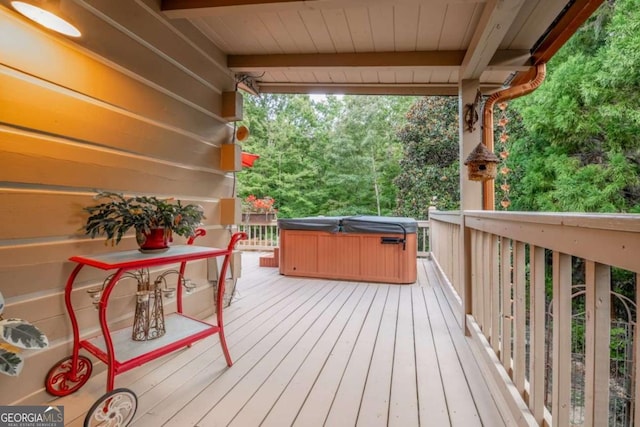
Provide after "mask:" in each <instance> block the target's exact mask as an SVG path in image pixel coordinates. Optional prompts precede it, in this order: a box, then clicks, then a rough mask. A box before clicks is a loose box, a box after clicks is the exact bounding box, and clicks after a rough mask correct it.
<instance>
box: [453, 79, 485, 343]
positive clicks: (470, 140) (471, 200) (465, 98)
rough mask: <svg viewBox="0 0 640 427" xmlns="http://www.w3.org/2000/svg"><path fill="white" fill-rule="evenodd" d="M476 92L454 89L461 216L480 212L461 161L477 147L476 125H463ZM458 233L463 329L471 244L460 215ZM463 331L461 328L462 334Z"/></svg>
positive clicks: (477, 191)
mask: <svg viewBox="0 0 640 427" xmlns="http://www.w3.org/2000/svg"><path fill="white" fill-rule="evenodd" d="M479 88H480V80H478V79H473V80H461V81H460V83H459V85H458V95H459V97H458V123H459V126H458V127H459V129H460V130H459V140H460V142H459V145H460V158H459V163H460V210H461V211H462V212H464V211H465V210H470V209H482V184H481V183H480V182H477V181H470V180H468V179H467V174H466V167H465V166H464V161H465V160H466V158H467V157H468V156H469V154H470V153H471V152H472V151H473V149H474V148H475V147H476V145H478V143H479V142H480V140H481V137H482V135H481V132H480V126H479V123H478V124H477V125H476V126H475V130H472V131H470V130H468V129H467V126H466V123H465V121H464V117H465V107H466V105H467V104H473V103H474V101H475V99H476V95H477V93H478V89H479ZM461 219H462V221H461V225H460V227H461V230H460V240H459V243H460V255H461V256H462V259H461V262H460V263H459V270H460V280H461V281H462V282H461V284H460V285H461V289H463V290H464V292H463V294H462V295H461V296H462V304H463V307H464V313H463V316H464V317H463V322H464V323H463V324H465V325H466V319H467V316H466V314H471V313H472V306H473V303H472V298H474V295H473V293H472V291H471V289H472V284H471V248H470V247H469V244H470V243H471V238H470V233H469V231H468V230H467V228H466V226H465V223H464V215H463V214H462V218H461ZM466 329H467V328H466V327H465V330H466Z"/></svg>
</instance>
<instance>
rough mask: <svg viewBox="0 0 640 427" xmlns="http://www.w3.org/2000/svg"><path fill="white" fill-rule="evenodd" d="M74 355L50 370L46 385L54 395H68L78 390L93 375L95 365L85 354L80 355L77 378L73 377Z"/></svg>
mask: <svg viewBox="0 0 640 427" xmlns="http://www.w3.org/2000/svg"><path fill="white" fill-rule="evenodd" d="M72 363H73V357H72V356H69V357H66V358H64V359H62V360H61V361H59V362H58V363H56V364H55V365H53V368H51V369H50V370H49V373H48V374H47V378H46V379H45V382H44V385H45V387H46V388H47V391H48V392H49V393H51V394H53V395H54V396H66V395H68V394H71V393H73V392H74V391H76V390H78V389H79V388H80V387H82V386H83V385H84V383H86V382H87V381H88V380H89V377H91V370H92V369H93V365H92V364H91V360H89V359H88V358H87V357H84V356H78V366H77V368H78V369H77V371H76V378H71V376H70V375H71V364H72Z"/></svg>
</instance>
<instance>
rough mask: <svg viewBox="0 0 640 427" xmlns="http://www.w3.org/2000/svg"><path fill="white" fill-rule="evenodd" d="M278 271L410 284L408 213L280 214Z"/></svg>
mask: <svg viewBox="0 0 640 427" xmlns="http://www.w3.org/2000/svg"><path fill="white" fill-rule="evenodd" d="M278 227H279V228H280V260H279V265H280V274H283V275H286V276H300V277H318V278H325V279H339V280H358V281H363V282H383V283H414V282H415V281H416V274H417V273H416V266H417V261H416V256H417V244H416V230H417V228H418V224H417V222H416V221H415V220H414V219H412V218H403V217H380V216H352V217H309V218H293V219H279V220H278Z"/></svg>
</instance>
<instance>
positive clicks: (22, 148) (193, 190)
mask: <svg viewBox="0 0 640 427" xmlns="http://www.w3.org/2000/svg"><path fill="white" fill-rule="evenodd" d="M0 163H2V164H3V167H2V168H0V181H5V182H14V183H20V184H33V185H39V184H47V185H52V186H63V187H79V188H82V189H116V190H118V189H120V190H121V191H122V189H127V190H128V191H132V192H134V191H135V192H146V193H156V194H159V193H160V194H181V193H182V192H183V191H189V192H190V194H191V195H192V196H193V197H215V196H217V195H223V197H224V195H225V194H229V195H230V193H231V189H230V187H231V185H232V179H231V178H230V179H229V180H226V179H225V176H224V175H221V174H218V173H214V172H206V171H202V170H194V169H193V168H190V167H188V166H187V165H184V166H182V165H176V164H167V163H163V162H158V161H154V160H152V159H145V158H141V157H140V156H134V155H127V154H124V153H114V152H109V151H107V150H103V149H100V148H97V147H89V146H83V145H81V144H69V143H66V142H65V141H64V140H61V139H59V138H52V137H42V138H37V137H34V136H32V135H29V134H24V133H20V134H16V133H10V132H7V129H6V128H4V129H2V128H0ZM187 189H188V190H187ZM227 197H228V196H227Z"/></svg>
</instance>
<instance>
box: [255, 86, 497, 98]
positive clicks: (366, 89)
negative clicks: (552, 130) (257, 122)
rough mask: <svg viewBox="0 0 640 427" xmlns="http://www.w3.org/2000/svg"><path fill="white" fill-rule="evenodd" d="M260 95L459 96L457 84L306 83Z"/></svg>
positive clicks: (486, 88)
mask: <svg viewBox="0 0 640 427" xmlns="http://www.w3.org/2000/svg"><path fill="white" fill-rule="evenodd" d="M497 88H498V86H496V85H481V90H482V91H483V92H485V91H486V92H491V91H493V90H496V89H497ZM260 93H286V94H295V93H302V94H313V93H322V94H334V95H403V96H438V95H439V96H457V95H458V85H457V84H434V85H417V84H333V83H331V84H324V83H315V84H304V83H263V84H261V85H260Z"/></svg>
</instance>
